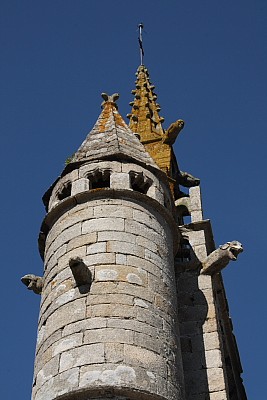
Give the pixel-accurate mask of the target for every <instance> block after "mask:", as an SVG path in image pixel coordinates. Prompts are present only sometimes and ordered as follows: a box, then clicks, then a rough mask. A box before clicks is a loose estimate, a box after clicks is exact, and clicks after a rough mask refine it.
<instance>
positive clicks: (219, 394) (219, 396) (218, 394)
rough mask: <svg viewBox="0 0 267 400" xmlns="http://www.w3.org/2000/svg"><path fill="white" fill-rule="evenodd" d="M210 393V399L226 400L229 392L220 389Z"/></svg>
mask: <svg viewBox="0 0 267 400" xmlns="http://www.w3.org/2000/svg"><path fill="white" fill-rule="evenodd" d="M209 395H210V400H225V399H227V394H226V391H225V390H220V391H219V392H212V393H210V394H209ZM196 400H197V399H196Z"/></svg>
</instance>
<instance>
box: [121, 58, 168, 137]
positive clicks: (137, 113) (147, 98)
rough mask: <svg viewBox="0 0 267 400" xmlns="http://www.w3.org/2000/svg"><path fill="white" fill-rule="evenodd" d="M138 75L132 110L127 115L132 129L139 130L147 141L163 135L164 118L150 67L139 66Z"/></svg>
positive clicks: (133, 91) (133, 92)
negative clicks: (150, 77)
mask: <svg viewBox="0 0 267 400" xmlns="http://www.w3.org/2000/svg"><path fill="white" fill-rule="evenodd" d="M136 76H137V80H136V81H135V87H136V88H135V89H134V90H132V94H133V95H134V101H132V102H131V103H130V105H131V106H132V111H131V113H130V114H128V115H127V117H128V118H129V119H130V122H129V126H130V128H131V130H132V131H133V132H138V133H139V134H140V140H141V142H142V143H146V142H147V141H150V140H153V139H156V138H161V137H162V136H163V134H164V130H163V127H162V123H163V122H164V118H163V117H161V116H160V115H159V112H160V105H159V104H158V103H157V95H156V93H155V91H154V89H155V86H154V85H153V84H152V83H151V82H150V79H149V72H148V69H147V68H146V67H145V66H144V65H143V64H142V65H140V66H139V67H138V69H137V72H136Z"/></svg>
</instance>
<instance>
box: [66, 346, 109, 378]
mask: <svg viewBox="0 0 267 400" xmlns="http://www.w3.org/2000/svg"><path fill="white" fill-rule="evenodd" d="M104 361H105V357H104V344H103V343H95V344H88V345H83V346H81V347H76V348H74V349H71V350H68V351H65V352H64V353H62V354H61V358H60V366H59V372H63V371H66V370H69V369H71V368H74V367H80V366H83V365H87V364H98V363H103V362H104Z"/></svg>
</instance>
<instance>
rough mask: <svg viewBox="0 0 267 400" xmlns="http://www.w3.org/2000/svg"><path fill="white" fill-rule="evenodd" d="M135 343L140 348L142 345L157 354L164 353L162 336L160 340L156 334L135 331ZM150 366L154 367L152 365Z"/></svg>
mask: <svg viewBox="0 0 267 400" xmlns="http://www.w3.org/2000/svg"><path fill="white" fill-rule="evenodd" d="M133 343H134V345H135V346H137V347H138V348H139V347H141V348H142V349H147V350H149V351H151V352H153V353H156V354H164V349H163V342H162V338H161V340H159V339H157V337H156V335H154V336H150V335H146V334H144V333H141V332H134V341H133ZM141 365H142V364H141ZM150 368H151V369H152V367H150Z"/></svg>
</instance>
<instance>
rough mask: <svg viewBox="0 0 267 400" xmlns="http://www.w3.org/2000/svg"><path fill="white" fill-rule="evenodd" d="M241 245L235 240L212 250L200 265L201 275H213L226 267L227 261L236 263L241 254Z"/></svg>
mask: <svg viewBox="0 0 267 400" xmlns="http://www.w3.org/2000/svg"><path fill="white" fill-rule="evenodd" d="M242 251H243V247H242V244H241V243H240V242H238V241H236V240H234V241H232V242H227V243H225V244H224V245H222V246H219V248H218V249H217V250H214V251H213V252H212V253H211V254H209V256H208V257H207V258H206V260H205V261H204V262H203V263H202V270H201V271H200V273H201V274H207V275H214V274H216V273H217V272H220V271H221V270H222V269H223V268H225V267H226V266H227V264H228V263H229V261H231V260H232V261H236V259H237V256H238V254H239V253H242Z"/></svg>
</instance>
